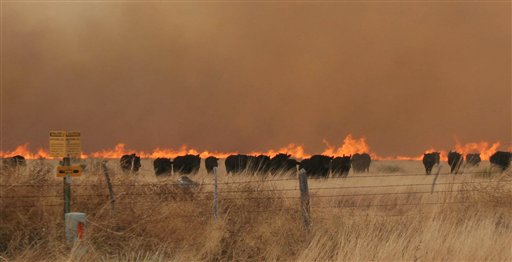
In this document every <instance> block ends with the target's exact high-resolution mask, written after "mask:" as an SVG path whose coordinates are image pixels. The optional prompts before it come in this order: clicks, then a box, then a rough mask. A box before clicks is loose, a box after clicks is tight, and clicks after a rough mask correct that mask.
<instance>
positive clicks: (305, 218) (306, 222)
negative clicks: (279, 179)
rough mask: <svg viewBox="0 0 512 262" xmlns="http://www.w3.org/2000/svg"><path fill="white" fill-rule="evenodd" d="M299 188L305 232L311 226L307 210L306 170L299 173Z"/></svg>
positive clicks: (307, 188)
mask: <svg viewBox="0 0 512 262" xmlns="http://www.w3.org/2000/svg"><path fill="white" fill-rule="evenodd" d="M299 187H300V208H301V211H302V221H303V223H304V227H305V228H306V230H309V226H310V225H311V220H310V218H311V217H310V209H309V187H308V176H307V174H306V170H304V169H301V170H300V171H299Z"/></svg>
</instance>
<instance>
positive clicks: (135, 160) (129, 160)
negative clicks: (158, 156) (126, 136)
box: [120, 154, 141, 173]
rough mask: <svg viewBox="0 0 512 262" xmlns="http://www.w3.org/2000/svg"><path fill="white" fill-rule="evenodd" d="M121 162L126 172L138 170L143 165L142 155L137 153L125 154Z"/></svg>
mask: <svg viewBox="0 0 512 262" xmlns="http://www.w3.org/2000/svg"><path fill="white" fill-rule="evenodd" d="M120 163H121V169H122V170H123V172H125V173H128V172H138V171H139V169H140V167H141V164H140V157H139V156H137V155H135V154H131V155H123V156H122V157H121V161H120Z"/></svg>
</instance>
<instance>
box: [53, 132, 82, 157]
mask: <svg viewBox="0 0 512 262" xmlns="http://www.w3.org/2000/svg"><path fill="white" fill-rule="evenodd" d="M81 153H82V142H81V139H80V132H77V131H68V132H66V131H50V156H51V157H72V158H80V155H81Z"/></svg>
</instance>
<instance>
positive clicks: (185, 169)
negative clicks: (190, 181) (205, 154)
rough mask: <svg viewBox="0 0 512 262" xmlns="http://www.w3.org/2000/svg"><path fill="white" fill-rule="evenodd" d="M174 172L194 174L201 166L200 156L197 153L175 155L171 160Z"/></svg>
mask: <svg viewBox="0 0 512 262" xmlns="http://www.w3.org/2000/svg"><path fill="white" fill-rule="evenodd" d="M172 166H173V170H174V172H177V173H180V174H185V175H189V174H196V173H197V172H199V168H200V167H201V157H200V156H199V155H184V156H177V157H176V158H174V160H173V161H172Z"/></svg>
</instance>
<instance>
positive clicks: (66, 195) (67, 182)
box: [62, 157, 71, 215]
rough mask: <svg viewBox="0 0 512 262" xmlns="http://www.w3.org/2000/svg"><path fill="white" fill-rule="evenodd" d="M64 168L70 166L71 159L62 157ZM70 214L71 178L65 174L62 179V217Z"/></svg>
mask: <svg viewBox="0 0 512 262" xmlns="http://www.w3.org/2000/svg"><path fill="white" fill-rule="evenodd" d="M62 162H63V163H62V164H63V166H64V167H69V166H71V159H70V158H69V157H64V158H63V159H62ZM69 212H71V176H70V175H69V174H66V176H65V177H64V215H66V214H67V213H69Z"/></svg>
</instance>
